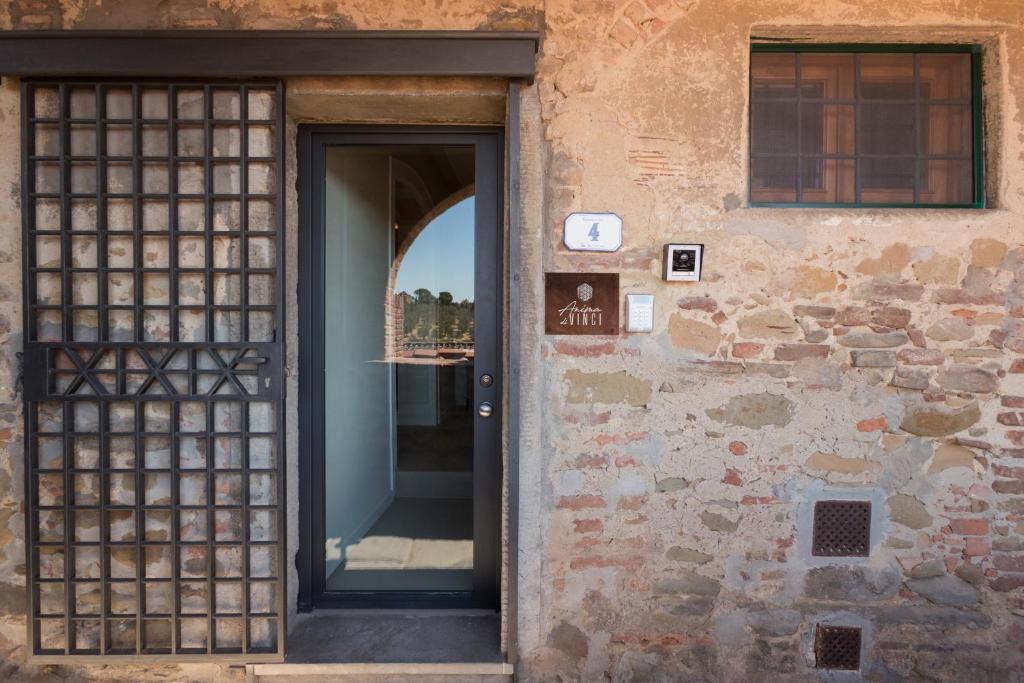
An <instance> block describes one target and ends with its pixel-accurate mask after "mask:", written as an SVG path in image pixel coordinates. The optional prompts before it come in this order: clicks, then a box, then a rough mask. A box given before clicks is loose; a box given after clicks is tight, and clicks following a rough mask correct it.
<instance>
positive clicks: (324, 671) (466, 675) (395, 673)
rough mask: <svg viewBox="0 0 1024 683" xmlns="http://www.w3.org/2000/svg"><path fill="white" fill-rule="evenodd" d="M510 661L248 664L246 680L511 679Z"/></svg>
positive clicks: (480, 682)
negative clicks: (499, 662) (478, 662)
mask: <svg viewBox="0 0 1024 683" xmlns="http://www.w3.org/2000/svg"><path fill="white" fill-rule="evenodd" d="M513 680H514V677H513V669H512V665H511V664H495V663H481V664H473V663H456V664H438V663H429V664H415V663H409V664H405V663H403V664H381V663H372V664H371V663H367V664H359V663H344V664H298V663H295V664H288V663H285V664H250V665H249V666H247V667H246V681H247V683H294V682H296V681H302V683H328V682H330V681H340V682H341V683H402V681H413V682H414V683H512V681H513Z"/></svg>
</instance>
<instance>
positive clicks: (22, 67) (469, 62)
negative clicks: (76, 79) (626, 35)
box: [0, 30, 539, 78]
mask: <svg viewBox="0 0 1024 683" xmlns="http://www.w3.org/2000/svg"><path fill="white" fill-rule="evenodd" d="M538 38H539V36H538V34H537V33H535V32H527V31H521V32H520V31H516V32H488V31H202V30H200V31H78V30H69V31H2V32H0V74H5V75H12V76H63V77H68V76H90V77H94V78H96V77H118V76H151V77H152V76H159V77H165V76H167V77H170V76H195V77H247V78H253V77H267V78H282V77H287V76H491V77H497V78H533V74H534V63H535V56H536V53H537V41H538Z"/></svg>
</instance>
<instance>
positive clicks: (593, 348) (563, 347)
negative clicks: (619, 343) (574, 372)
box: [555, 341, 617, 358]
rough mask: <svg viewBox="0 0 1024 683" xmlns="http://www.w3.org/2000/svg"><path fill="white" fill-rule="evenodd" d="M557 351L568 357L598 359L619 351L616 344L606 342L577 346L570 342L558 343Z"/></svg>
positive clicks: (556, 343)
mask: <svg viewBox="0 0 1024 683" xmlns="http://www.w3.org/2000/svg"><path fill="white" fill-rule="evenodd" d="M555 351H557V352H558V353H561V354H563V355H566V356H578V357H580V358H597V357H598V356H610V355H612V354H614V353H615V352H616V351H617V348H616V345H615V342H604V343H603V344H575V343H573V342H569V341H557V342H555Z"/></svg>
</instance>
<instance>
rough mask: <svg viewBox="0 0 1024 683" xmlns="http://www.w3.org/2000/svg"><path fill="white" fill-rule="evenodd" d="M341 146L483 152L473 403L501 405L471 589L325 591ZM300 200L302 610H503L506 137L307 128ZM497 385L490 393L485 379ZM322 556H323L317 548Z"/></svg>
mask: <svg viewBox="0 0 1024 683" xmlns="http://www.w3.org/2000/svg"><path fill="white" fill-rule="evenodd" d="M339 145H361V146H365V145H466V146H471V147H473V148H474V150H475V159H476V167H475V176H476V177H475V181H476V195H475V196H476V203H475V211H476V232H475V238H476V244H475V257H476V263H475V269H476V278H475V280H476V281H475V285H476V294H475V301H474V304H475V305H474V329H475V336H476V343H475V360H474V366H473V367H474V382H473V387H474V397H473V401H474V405H479V404H480V402H482V401H487V402H489V403H491V404H492V405H493V406H494V414H493V416H491V417H489V418H482V417H480V416H479V415H476V416H475V417H474V425H473V435H474V437H473V441H474V443H473V590H472V592H469V591H416V592H412V591H365V592H364V591H346V592H344V593H342V592H328V591H326V590H325V586H324V584H325V579H326V577H325V575H324V556H323V552H322V550H323V547H324V539H325V534H324V499H325V494H326V492H325V491H324V488H323V481H324V477H323V469H324V419H325V414H324V406H323V395H324V393H323V390H324V383H323V382H324V373H323V368H324V361H325V349H324V296H323V294H324V268H325V264H324V261H323V237H324V232H323V231H324V196H323V191H324V180H323V179H324V177H325V173H324V169H325V152H326V148H327V147H330V146H339ZM297 152H298V155H297V158H298V195H299V232H298V240H299V254H298V260H299V268H298V273H299V282H298V302H299V327H298V329H299V335H298V336H299V339H298V342H299V549H298V554H297V557H296V565H297V569H298V574H299V594H298V605H297V607H298V610H299V611H300V612H308V611H311V610H312V609H314V608H318V607H319V608H323V607H354V608H409V607H421V608H486V609H497V608H498V591H499V589H498V587H499V585H500V571H501V562H500V555H501V543H500V539H501V490H502V488H501V471H502V466H501V415H502V410H501V398H502V395H503V394H502V386H503V381H502V379H503V377H502V375H503V365H502V357H501V351H502V344H501V340H502V326H503V310H502V306H503V301H504V287H503V285H504V254H503V243H504V240H503V233H504V231H503V224H504V221H503V216H504V211H503V206H504V196H503V178H504V161H503V158H502V157H503V154H504V140H503V130H502V129H501V128H500V127H493V126H471V127H451V126H431V127H426V126H358V125H301V126H299V131H298V149H297ZM484 373H487V374H489V375H491V376H492V377H493V378H494V382H493V383H492V384H491V385H490V386H486V387H485V386H482V385H481V383H480V381H479V378H480V376H481V375H482V374H484ZM317 549H320V550H319V551H317Z"/></svg>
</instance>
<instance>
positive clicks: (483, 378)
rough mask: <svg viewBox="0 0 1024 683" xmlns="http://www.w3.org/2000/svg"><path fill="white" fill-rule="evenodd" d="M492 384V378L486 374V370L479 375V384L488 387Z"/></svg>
mask: <svg viewBox="0 0 1024 683" xmlns="http://www.w3.org/2000/svg"><path fill="white" fill-rule="evenodd" d="M492 384H494V378H493V377H491V376H490V375H488V374H487V373H486V372H485V373H484V374H482V375H480V386H482V387H489V386H491V385H492Z"/></svg>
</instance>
